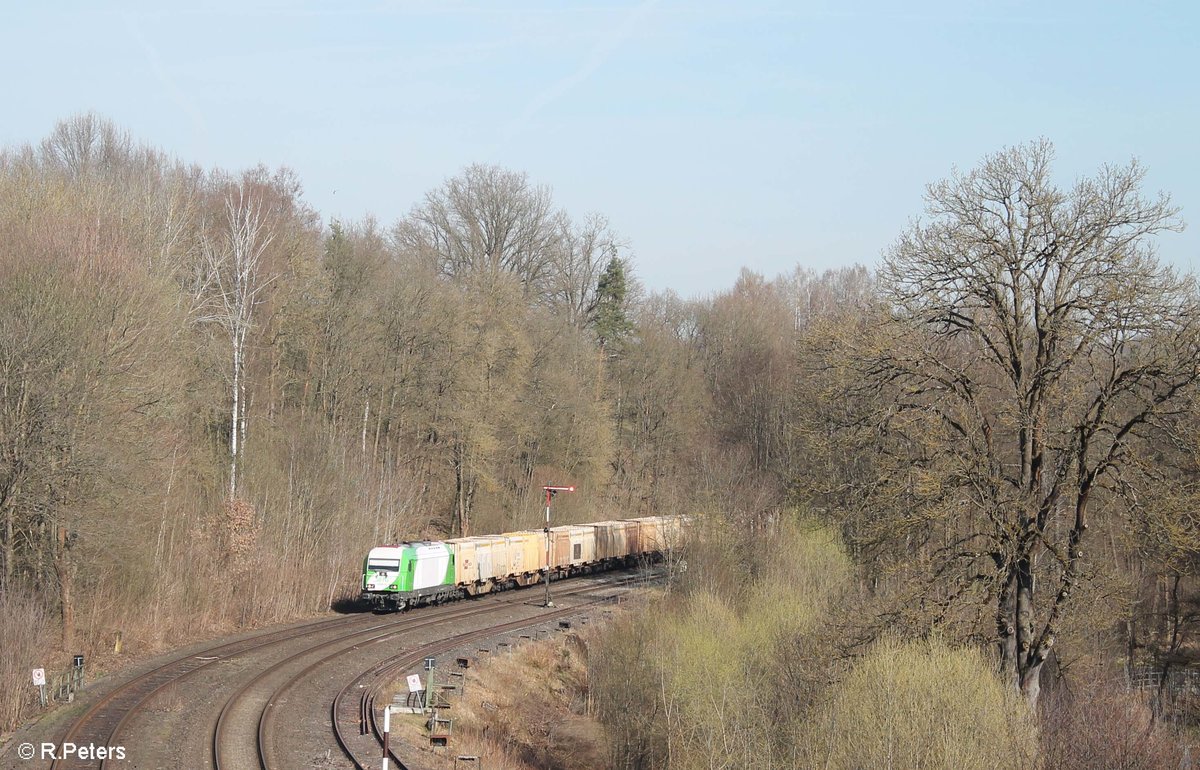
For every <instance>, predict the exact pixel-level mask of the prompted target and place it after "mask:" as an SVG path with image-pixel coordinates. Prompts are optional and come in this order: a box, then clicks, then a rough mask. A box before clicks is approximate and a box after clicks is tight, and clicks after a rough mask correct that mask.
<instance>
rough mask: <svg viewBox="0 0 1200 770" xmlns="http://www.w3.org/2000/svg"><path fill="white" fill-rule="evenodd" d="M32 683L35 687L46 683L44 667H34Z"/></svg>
mask: <svg viewBox="0 0 1200 770" xmlns="http://www.w3.org/2000/svg"><path fill="white" fill-rule="evenodd" d="M33 684H34V686H36V687H42V686H43V685H45V684H46V669H44V668H35V669H34V670H33Z"/></svg>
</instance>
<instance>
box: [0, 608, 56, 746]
mask: <svg viewBox="0 0 1200 770" xmlns="http://www.w3.org/2000/svg"><path fill="white" fill-rule="evenodd" d="M49 636H50V622H49V619H48V618H47V617H46V613H45V610H44V609H43V608H42V603H41V602H40V601H38V600H37V599H35V598H34V597H32V596H29V595H27V594H24V593H21V592H17V591H0V733H3V732H7V731H9V730H11V729H12V728H13V727H15V726H16V725H17V724H19V723H20V722H21V720H22V719H24V718H25V717H27V716H28V715H29V714H30V713H32V711H33V710H34V709H36V708H37V694H36V693H37V690H36V689H35V688H34V686H33V682H32V678H31V676H30V671H31V670H32V669H34V668H43V667H45V668H50V664H51V663H52V661H50V660H47V659H46V658H45V656H44V652H45V650H46V641H47V639H48V637H49ZM50 673H51V672H50V671H48V672H47V674H48V675H49V674H50Z"/></svg>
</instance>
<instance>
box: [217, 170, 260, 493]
mask: <svg viewBox="0 0 1200 770" xmlns="http://www.w3.org/2000/svg"><path fill="white" fill-rule="evenodd" d="M273 237H274V236H273V234H272V232H271V228H270V227H269V226H268V224H267V223H266V221H265V219H264V213H263V206H262V203H261V201H259V200H258V199H257V198H256V197H254V195H253V194H252V193H251V192H250V190H249V188H248V186H247V185H246V184H244V183H243V184H242V185H241V186H239V187H238V189H237V190H236V192H230V193H229V194H228V195H227V196H226V198H225V222H224V223H223V229H222V231H221V232H220V234H219V235H218V236H217V237H216V238H208V237H205V238H204V239H203V240H202V242H201V255H202V258H203V268H204V271H205V281H204V283H203V284H202V287H201V290H200V292H201V293H200V296H199V299H200V302H201V305H200V307H201V311H200V315H199V317H198V320H199V321H200V322H201V323H212V324H215V325H217V326H218V327H219V328H220V329H221V330H222V331H224V332H225V335H226V336H227V337H228V339H229V351H230V359H231V360H230V368H229V374H230V393H231V396H232V407H231V413H230V435H229V457H230V460H229V498H230V500H233V499H235V498H236V497H237V481H238V459H239V455H240V454H241V453H242V450H243V449H244V447H245V441H246V382H245V371H246V340H247V335H248V334H249V332H250V329H251V328H252V327H253V324H254V309H255V307H257V306H258V304H259V301H260V298H261V294H262V292H263V290H264V289H266V288H267V286H268V285H270V283H271V281H272V280H273V278H272V276H268V275H266V274H265V269H264V265H263V254H264V252H266V250H267V247H268V246H269V245H270V244H271V240H272V239H273Z"/></svg>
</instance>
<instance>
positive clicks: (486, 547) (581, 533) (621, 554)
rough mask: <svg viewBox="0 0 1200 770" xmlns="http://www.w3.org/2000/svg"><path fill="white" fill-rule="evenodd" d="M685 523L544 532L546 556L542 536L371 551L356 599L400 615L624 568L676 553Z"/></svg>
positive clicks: (644, 521) (654, 519)
mask: <svg viewBox="0 0 1200 770" xmlns="http://www.w3.org/2000/svg"><path fill="white" fill-rule="evenodd" d="M687 521H688V519H687V517H684V516H648V517H645V518H641V519H627V520H621V521H601V522H597V523H595V524H571V525H566V526H558V527H551V528H550V532H549V544H548V545H549V548H548V549H547V535H546V532H545V531H544V530H522V531H519V532H505V533H503V534H499V535H480V536H475V537H460V538H454V539H451V540H446V541H444V542H434V541H421V542H414V543H399V544H396V545H384V546H379V547H376V548H372V549H371V551H370V553H368V554H367V558H366V559H365V560H364V562H363V578H362V598H363V599H364V600H366V601H368V602H370V603H371V604H373V605H375V606H376V607H379V608H381V609H396V610H402V609H404V608H406V607H412V606H416V605H419V604H437V603H440V602H443V601H449V600H451V599H459V598H462V597H464V596H478V595H480V594H486V593H492V592H493V591H503V590H506V589H509V588H517V587H522V586H530V585H534V584H535V583H538V582H541V581H542V580H543V579H545V578H546V576H547V575H549V577H550V579H552V580H558V579H561V578H564V577H568V576H571V575H579V574H583V573H586V572H593V571H596V570H601V569H611V568H613V567H622V566H630V565H633V564H636V563H637V561H638V560H639V559H646V558H658V557H660V556H662V555H664V554H666V553H667V552H669V551H670V550H672V549H674V548H677V547H679V545H680V544H681V541H682V538H683V534H684V530H685V528H686V524H687ZM547 550H548V551H549V553H548V554H547ZM547 556H549V559H547Z"/></svg>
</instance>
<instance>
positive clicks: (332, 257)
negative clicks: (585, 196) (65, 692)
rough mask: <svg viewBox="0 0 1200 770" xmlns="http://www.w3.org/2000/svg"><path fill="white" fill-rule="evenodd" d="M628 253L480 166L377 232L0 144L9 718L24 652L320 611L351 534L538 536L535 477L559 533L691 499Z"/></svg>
mask: <svg viewBox="0 0 1200 770" xmlns="http://www.w3.org/2000/svg"><path fill="white" fill-rule="evenodd" d="M629 254H630V252H629V249H628V247H627V246H626V245H625V244H624V243H623V242H622V241H621V240H620V238H619V237H618V236H617V235H616V234H615V233H614V232H613V231H612V230H611V229H610V227H609V226H608V224H607V223H606V221H605V220H604V218H603V217H601V216H598V215H593V216H588V217H584V218H573V217H572V216H570V215H568V214H567V213H566V212H564V211H562V210H560V209H559V208H558V207H556V206H555V204H554V203H553V201H552V199H551V196H550V192H549V190H547V189H546V188H543V187H540V186H538V185H536V184H534V183H533V182H531V181H530V180H529V179H527V178H526V176H525V175H524V174H521V173H517V172H512V171H508V170H504V169H500V168H495V167H490V166H472V167H469V168H467V169H465V170H463V171H461V172H460V173H458V174H457V175H456V176H453V177H451V178H450V179H449V180H448V181H447V182H446V183H445V184H444V185H443V186H442V187H440V188H438V189H436V190H433V191H431V192H430V193H429V194H428V195H427V196H426V197H425V198H424V199H423V200H421V201H418V202H416V203H415V204H414V205H413V207H412V210H411V212H410V213H409V214H408V215H407V216H405V217H403V218H402V219H401V220H400V221H399V222H396V223H394V224H393V225H390V226H386V227H385V226H382V225H380V224H378V223H376V222H374V221H371V220H366V221H362V222H333V223H329V224H328V225H326V224H325V223H323V222H322V221H321V219H320V217H319V215H318V213H317V212H315V211H313V210H312V209H311V208H309V207H308V206H307V205H306V204H305V203H304V200H303V196H302V192H301V187H300V183H299V181H298V180H297V179H296V178H295V177H294V176H293V175H292V174H291V173H289V172H287V171H286V170H280V171H271V170H268V169H265V168H256V169H251V170H249V171H246V172H243V173H228V172H225V171H220V170H205V169H200V168H197V167H194V166H189V165H186V164H184V163H180V162H178V161H176V160H174V159H171V158H168V157H166V156H165V155H163V154H162V153H160V152H158V151H156V150H153V149H151V148H150V147H147V146H145V145H142V144H140V143H138V142H136V141H135V140H134V139H132V138H131V137H130V136H129V135H128V134H126V133H125V132H123V131H121V130H120V129H119V128H117V127H115V126H114V125H112V124H111V123H109V122H107V121H105V120H103V119H101V118H98V117H96V116H92V115H85V116H79V117H76V118H72V119H70V120H67V121H65V122H63V123H62V124H60V125H59V126H57V127H56V128H55V129H54V131H53V132H52V133H51V134H50V136H49V137H48V138H47V139H46V140H45V141H43V142H42V143H40V144H39V145H37V146H25V147H19V148H10V149H8V150H6V151H5V152H4V153H3V155H0V275H2V276H3V280H2V281H0V383H2V384H0V522H2V525H0V589H2V591H3V597H4V606H5V608H6V610H5V612H4V614H3V617H2V618H0V624H3V625H4V631H3V635H2V636H0V638H3V639H5V640H6V644H5V655H4V656H3V664H4V674H5V687H4V690H5V692H7V693H10V695H9V696H7V698H8V700H7V701H6V706H5V711H4V714H3V722H4V724H11V723H12V722H13V721H14V720H16V719H17V718H19V717H20V715H21V714H22V713H23V712H22V709H23V705H22V704H23V703H24V702H25V701H24V700H23V699H24V698H25V696H26V695H27V694H28V691H27V688H23V687H21V685H20V683H21V682H23V681H24V680H25V678H26V677H27V676H28V668H30V667H33V666H34V665H46V666H48V667H50V668H53V667H54V666H55V661H54V660H52V659H51V658H52V657H54V656H52V655H47V654H46V653H45V651H46V650H47V649H57V650H58V653H56V654H57V655H58V657H59V658H60V659H63V658H65V659H67V660H69V655H70V654H72V653H75V652H87V653H89V654H90V653H97V652H108V653H110V654H111V653H112V651H114V650H125V651H130V650H143V649H147V648H152V647H156V646H159V645H163V644H171V643H175V642H178V641H180V640H182V639H184V638H191V637H192V636H194V635H195V634H197V633H203V632H205V631H206V630H209V631H214V630H217V629H223V628H228V627H231V626H240V625H244V624H252V623H261V622H269V621H275V620H280V619H284V618H288V617H293V616H296V615H298V614H305V613H312V612H315V611H319V610H323V609H325V608H328V607H329V606H330V605H331V603H334V602H336V601H337V600H339V599H340V598H343V597H346V596H348V595H351V594H353V593H354V591H355V587H356V575H357V573H358V570H359V566H360V561H361V558H362V555H363V553H365V549H366V548H368V547H369V546H370V545H371V544H374V543H378V542H381V541H390V540H398V539H401V538H416V537H422V536H430V537H443V536H446V535H457V534H460V533H471V532H489V531H499V530H504V529H512V528H518V527H527V526H533V525H535V524H536V522H538V521H540V516H541V502H540V501H541V494H540V486H541V485H542V484H544V483H546V482H558V483H574V484H576V485H578V486H579V487H580V489H581V493H580V494H578V495H575V496H565V497H563V498H561V499H560V500H559V501H558V502H557V504H556V507H555V516H556V518H558V519H559V520H560V521H570V520H578V519H582V518H587V519H589V520H595V519H596V518H605V517H609V516H629V515H640V514H647V513H657V512H660V511H667V510H671V511H673V510H684V509H686V508H688V507H689V506H690V504H691V500H692V497H693V494H694V490H695V488H696V487H697V484H695V483H693V481H692V480H691V478H690V477H689V476H688V475H687V472H686V468H687V467H690V465H691V464H692V463H693V459H694V457H696V456H699V455H702V454H703V450H702V449H701V447H703V445H704V444H705V442H704V441H703V440H702V437H701V433H702V431H703V430H704V426H703V424H702V423H701V422H700V421H699V420H698V419H697V418H695V417H693V415H699V414H701V413H703V412H704V411H705V410H704V409H703V408H702V407H703V405H702V404H701V400H702V399H703V398H704V397H705V388H704V383H703V378H702V376H701V374H700V373H701V371H702V369H703V367H702V366H701V365H700V363H699V361H698V360H697V359H696V358H695V356H694V354H693V352H692V351H691V350H690V349H689V348H688V347H687V346H684V345H682V344H680V338H679V336H678V335H679V334H681V333H683V324H684V316H685V315H686V313H685V312H684V309H683V308H684V306H685V303H682V302H680V301H679V300H677V299H675V298H673V297H671V296H647V295H646V294H645V292H644V291H643V290H642V289H641V288H640V286H639V285H638V282H637V280H636V277H635V275H634V274H633V271H632V269H631V263H630V258H629ZM709 460H710V461H712V462H716V460H715V458H711V457H710V458H709ZM30 618H32V619H33V620H32V622H30V621H29V619H30ZM10 624H11V626H12V627H10ZM18 642H20V643H18ZM48 643H52V644H48ZM34 651H38V653H37V657H36V659H34V658H32V657H31V655H32V654H33V652H34Z"/></svg>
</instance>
